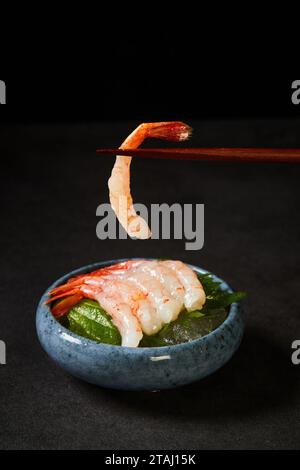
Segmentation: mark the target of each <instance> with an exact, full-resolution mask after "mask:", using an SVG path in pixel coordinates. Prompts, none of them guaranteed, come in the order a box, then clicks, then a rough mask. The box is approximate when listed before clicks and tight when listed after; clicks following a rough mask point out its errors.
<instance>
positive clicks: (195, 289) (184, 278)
mask: <svg viewBox="0 0 300 470" xmlns="http://www.w3.org/2000/svg"><path fill="white" fill-rule="evenodd" d="M163 263H164V265H165V266H167V267H169V268H170V269H172V270H173V271H174V272H175V274H176V276H177V277H178V279H179V280H180V282H181V283H182V285H183V287H184V289H185V295H184V305H185V307H186V309H187V310H188V311H189V312H192V311H193V310H200V309H201V308H202V307H203V305H204V303H205V300H206V296H205V292H204V290H203V287H202V285H201V283H200V281H199V279H198V277H197V276H196V274H195V273H194V271H193V270H192V269H191V268H189V267H188V266H187V265H186V264H184V263H182V262H181V261H163Z"/></svg>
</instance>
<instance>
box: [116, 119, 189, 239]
mask: <svg viewBox="0 0 300 470" xmlns="http://www.w3.org/2000/svg"><path fill="white" fill-rule="evenodd" d="M191 131H192V129H191V127H189V126H188V125H187V124H184V123H183V122H155V123H144V124H141V125H139V126H138V127H137V128H136V129H135V130H134V131H133V132H132V133H131V134H130V135H129V136H128V137H127V139H126V140H124V142H123V144H122V145H121V147H120V149H130V148H131V149H136V148H137V147H139V146H140V145H141V144H142V142H143V141H144V140H145V139H147V138H154V139H164V140H170V141H175V142H180V141H184V140H187V139H188V138H189V136H190V134H191ZM130 163H131V157H130V156H128V157H127V156H126V157H125V156H117V157H116V162H115V165H114V167H113V170H112V173H111V177H110V178H109V181H108V187H109V198H110V203H111V206H112V208H113V210H114V212H115V214H116V216H117V218H118V219H119V222H120V224H121V225H122V226H123V227H124V229H125V230H126V232H127V233H128V235H129V236H130V237H133V238H139V239H147V238H150V237H151V231H150V229H149V227H148V225H147V223H146V221H145V220H144V219H143V218H142V217H140V216H139V215H137V213H136V211H135V209H134V207H133V200H132V196H131V193H130Z"/></svg>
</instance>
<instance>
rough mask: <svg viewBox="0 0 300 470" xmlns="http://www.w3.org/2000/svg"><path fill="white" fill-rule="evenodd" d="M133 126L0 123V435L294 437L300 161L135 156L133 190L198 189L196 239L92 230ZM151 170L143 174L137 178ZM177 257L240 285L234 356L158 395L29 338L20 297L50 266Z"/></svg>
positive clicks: (202, 139)
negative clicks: (76, 375)
mask: <svg viewBox="0 0 300 470" xmlns="http://www.w3.org/2000/svg"><path fill="white" fill-rule="evenodd" d="M135 124H136V123H126V124H122V123H119V124H118V123H116V124H92V125H85V124H82V125H72V126H66V125H61V126H60V125H56V126H51V127H50V126H49V127H47V126H45V127H44V126H27V127H22V126H19V127H15V128H5V127H3V128H1V129H0V153H1V156H2V162H3V167H2V177H3V181H2V184H1V191H2V195H1V201H2V203H3V204H4V205H3V209H2V213H1V215H2V224H1V245H2V253H1V268H2V269H1V272H2V278H1V286H0V288H1V314H0V315H1V324H0V338H1V339H3V340H5V341H6V343H7V362H8V363H7V365H6V366H0V396H1V400H0V420H1V426H0V447H1V448H5V449H14V448H22V449H28V448H36V449H38V448H44V449H45V448H47V449H48V448H50V449H51V448H74V449H80V448H81V449H82V448H93V449H95V448H100V449H101V448H103V449H115V448H116V449H118V448H119V449H131V448H148V449H150V448H160V449H184V448H198V449H218V448H221V449H228V448H235V449H243V448H263V449H271V448H287V449H295V448H298V447H299V442H300V425H299V414H300V393H299V392H300V368H299V367H300V366H298V367H295V366H293V365H292V363H291V343H292V341H294V340H295V339H300V315H299V270H300V268H299V266H300V263H299V235H300V224H299V211H300V197H299V176H300V167H299V166H284V165H273V166H269V165H242V166H236V165H231V164H230V165H225V166H223V165H214V164H199V163H197V162H180V161H176V162H175V161H174V162H163V161H158V162H157V164H156V163H154V162H153V161H151V162H148V161H145V160H144V161H135V162H134V166H133V177H132V185H133V193H134V196H135V200H136V201H137V202H144V203H146V204H150V203H151V202H200V203H201V202H203V203H205V205H206V211H205V223H206V232H205V246H204V249H203V250H202V251H200V252H196V253H193V252H185V251H184V242H182V241H178V240H177V241H155V240H152V241H147V242H135V241H126V240H125V241H107V242H106V241H105V242H101V241H99V240H98V239H97V238H96V234H95V227H96V223H97V218H96V216H95V211H96V207H97V205H98V204H99V203H101V202H103V201H105V202H106V201H107V188H106V180H107V178H108V176H109V172H110V169H111V166H112V163H113V160H112V159H111V158H109V157H108V158H106V157H103V158H102V159H100V158H98V157H96V156H95V154H94V149H95V148H96V147H97V146H101V145H107V146H110V145H117V144H118V143H119V142H120V141H122V139H123V138H124V136H126V134H127V133H128V132H129V131H130V130H131V129H132V128H133V127H134V125H135ZM192 124H193V125H194V127H195V128H196V132H195V134H194V138H193V140H192V142H191V145H193V146H197V145H199V146H200V145H204V146H205V145H214V146H215V145H222V146H223V145H224V146H225V145H233V146H234V145H243V146H251V145H252V146H256V145H257V146H258V145H261V146H263V145H265V146H280V145H282V146H285V145H286V146H293V145H294V146H298V147H300V123H299V121H298V122H297V121H294V122H287V121H286V122H276V121H269V122H264V121H253V122H251V121H244V122H243V121H240V122H237V121H228V122H199V123H192ZM149 175H152V176H151V179H150V178H149ZM128 256H137V257H138V256H147V257H161V256H163V257H177V258H181V259H182V260H184V261H187V262H191V263H194V264H197V265H200V266H203V267H204V268H206V269H209V270H211V271H213V272H215V273H216V274H218V275H220V276H221V277H223V278H224V279H226V280H227V281H228V282H229V284H231V285H232V286H233V288H238V289H242V290H246V291H248V293H249V297H248V299H247V300H246V301H245V303H244V305H245V310H246V324H247V329H246V334H245V337H244V340H243V343H242V345H241V348H240V349H239V352H238V354H236V356H235V357H234V358H233V360H232V361H231V362H230V363H229V364H228V365H227V366H225V367H224V368H223V369H222V370H221V371H219V372H218V373H217V374H215V375H214V376H212V377H211V378H209V379H206V380H204V381H203V382H199V383H198V384H195V385H192V386H188V387H185V388H183V389H180V390H174V391H170V392H162V393H144V392H143V393H124V392H113V391H109V390H104V389H103V390H102V389H99V388H97V387H94V386H90V385H88V384H85V383H83V382H80V381H78V380H76V379H73V378H71V377H69V376H68V375H66V374H65V373H64V372H63V371H62V370H61V369H59V368H58V367H57V366H56V365H55V364H53V363H52V362H51V361H50V360H49V359H48V357H47V355H46V354H45V353H44V352H43V351H42V350H41V347H40V345H39V342H38V339H37V337H36V333H35V309H36V306H37V302H38V300H39V298H40V296H41V294H42V293H43V291H44V289H45V288H46V287H47V286H48V285H50V284H51V282H53V281H54V280H55V279H57V278H58V277H59V276H60V275H61V274H63V273H66V272H69V271H70V270H72V269H75V268H77V267H80V266H82V265H85V264H88V263H92V262H95V261H100V260H104V259H111V258H119V257H128Z"/></svg>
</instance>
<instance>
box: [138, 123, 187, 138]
mask: <svg viewBox="0 0 300 470" xmlns="http://www.w3.org/2000/svg"><path fill="white" fill-rule="evenodd" d="M148 126H149V127H148V133H147V137H150V138H155V139H163V140H171V141H174V142H180V141H183V140H188V139H189V138H190V136H191V134H192V131H193V129H192V128H191V127H190V126H188V125H187V124H185V123H184V122H179V121H177V122H158V123H153V124H151V125H148Z"/></svg>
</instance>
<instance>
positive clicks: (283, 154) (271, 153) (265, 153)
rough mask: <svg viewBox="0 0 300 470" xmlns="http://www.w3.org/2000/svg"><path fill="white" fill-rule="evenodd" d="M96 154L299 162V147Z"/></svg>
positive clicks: (99, 151) (102, 151) (105, 152)
mask: <svg viewBox="0 0 300 470" xmlns="http://www.w3.org/2000/svg"><path fill="white" fill-rule="evenodd" d="M96 152H97V154H101V155H125V156H130V157H141V158H163V159H177V160H178V159H180V160H201V161H213V162H217V161H218V162H254V163H257V162H259V163H274V162H276V163H300V149H271V148H204V147H201V148H163V149H162V148H156V149H155V148H153V149H143V148H138V149H128V150H126V149H122V150H121V149H117V148H99V149H97V150H96Z"/></svg>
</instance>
